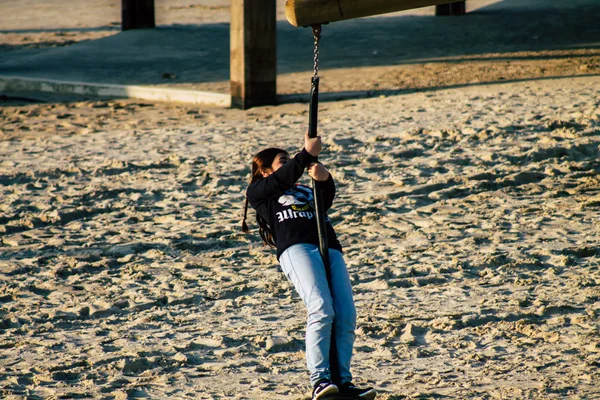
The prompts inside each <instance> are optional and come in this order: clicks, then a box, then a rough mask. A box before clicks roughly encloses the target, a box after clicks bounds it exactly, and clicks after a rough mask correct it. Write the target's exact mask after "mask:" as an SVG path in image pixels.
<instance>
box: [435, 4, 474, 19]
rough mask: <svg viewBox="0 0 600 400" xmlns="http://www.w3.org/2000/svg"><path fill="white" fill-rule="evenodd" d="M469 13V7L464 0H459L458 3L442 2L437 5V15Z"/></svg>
mask: <svg viewBox="0 0 600 400" xmlns="http://www.w3.org/2000/svg"><path fill="white" fill-rule="evenodd" d="M466 13H467V7H466V5H465V2H464V1H457V2H456V3H450V4H440V5H438V6H435V15H440V16H444V15H465V14H466Z"/></svg>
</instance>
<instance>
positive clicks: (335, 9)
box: [285, 0, 456, 26]
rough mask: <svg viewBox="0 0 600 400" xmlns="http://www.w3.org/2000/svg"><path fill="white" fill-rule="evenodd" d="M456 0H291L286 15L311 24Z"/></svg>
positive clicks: (296, 22) (300, 23) (301, 23)
mask: <svg viewBox="0 0 600 400" xmlns="http://www.w3.org/2000/svg"><path fill="white" fill-rule="evenodd" d="M454 1H456V0H454ZM452 2H453V1H452V0H287V1H286V3H285V16H286V17H287V20H288V21H289V22H290V24H292V25H294V26H310V25H315V24H324V23H327V22H335V21H341V20H345V19H352V18H361V17H368V16H370V15H377V14H385V13H390V12H394V11H402V10H410V9H412V8H419V7H427V6H435V5H438V4H445V3H452Z"/></svg>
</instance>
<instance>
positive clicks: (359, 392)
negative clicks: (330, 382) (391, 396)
mask: <svg viewBox="0 0 600 400" xmlns="http://www.w3.org/2000/svg"><path fill="white" fill-rule="evenodd" d="M340 394H344V395H347V396H352V397H356V398H357V399H365V400H373V399H374V398H375V396H377V392H376V391H375V389H373V388H365V389H359V388H357V387H356V386H354V384H353V383H352V382H346V383H344V384H343V385H342V387H341V388H340Z"/></svg>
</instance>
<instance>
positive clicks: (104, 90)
mask: <svg viewBox="0 0 600 400" xmlns="http://www.w3.org/2000/svg"><path fill="white" fill-rule="evenodd" d="M5 92H47V93H56V94H62V95H69V94H74V95H83V96H98V97H118V98H134V99H141V100H154V101H168V102H179V103H189V104H207V105H208V104H210V105H216V106H220V107H231V96H230V95H228V94H221V93H213V92H202V91H197V90H185V89H169V88H161V87H155V86H132V85H115V84H110V83H87V82H69V81H56V80H52V79H40V78H29V77H22V76H6V75H0V93H5Z"/></svg>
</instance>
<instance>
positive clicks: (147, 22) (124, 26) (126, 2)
mask: <svg viewBox="0 0 600 400" xmlns="http://www.w3.org/2000/svg"><path fill="white" fill-rule="evenodd" d="M121 11H122V12H121V19H122V21H121V30H123V31H127V30H130V29H145V28H154V27H156V23H155V21H154V0H121Z"/></svg>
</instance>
